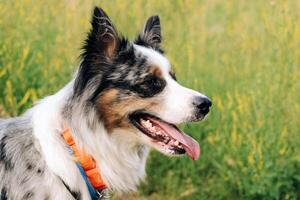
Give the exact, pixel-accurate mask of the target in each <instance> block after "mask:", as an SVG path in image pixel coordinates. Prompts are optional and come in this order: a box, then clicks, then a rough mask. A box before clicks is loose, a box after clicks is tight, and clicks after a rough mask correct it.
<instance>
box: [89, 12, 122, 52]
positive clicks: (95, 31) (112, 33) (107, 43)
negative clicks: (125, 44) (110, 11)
mask: <svg viewBox="0 0 300 200" xmlns="http://www.w3.org/2000/svg"><path fill="white" fill-rule="evenodd" d="M91 24H92V30H91V31H90V33H89V36H88V39H87V41H86V45H85V47H84V48H85V50H86V51H87V52H89V51H91V52H93V53H96V54H98V56H103V57H104V58H112V57H113V56H114V55H115V54H116V51H117V46H118V32H117V30H116V29H115V27H114V25H113V24H112V22H111V20H110V19H109V17H108V16H107V14H106V13H105V12H104V11H103V10H102V9H101V8H99V7H95V8H94V12H93V17H92V21H91Z"/></svg>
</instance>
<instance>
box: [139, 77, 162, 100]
mask: <svg viewBox="0 0 300 200" xmlns="http://www.w3.org/2000/svg"><path fill="white" fill-rule="evenodd" d="M165 85H166V83H165V81H164V80H163V79H160V78H159V77H156V76H152V75H151V76H148V77H146V78H145V80H144V82H142V83H141V84H138V85H136V86H135V87H134V89H135V91H136V92H137V93H139V95H140V96H142V97H152V96H154V95H155V94H157V93H159V92H161V91H162V90H163V88H164V87H165Z"/></svg>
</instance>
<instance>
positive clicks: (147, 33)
mask: <svg viewBox="0 0 300 200" xmlns="http://www.w3.org/2000/svg"><path fill="white" fill-rule="evenodd" d="M161 40H162V39H161V28H160V20H159V17H158V16H157V15H155V16H152V17H149V19H148V20H147V22H146V23H145V25H144V28H143V30H142V32H141V33H140V34H139V35H138V36H137V38H136V39H135V44H138V45H142V46H146V47H151V48H153V49H156V50H159V49H160V44H161Z"/></svg>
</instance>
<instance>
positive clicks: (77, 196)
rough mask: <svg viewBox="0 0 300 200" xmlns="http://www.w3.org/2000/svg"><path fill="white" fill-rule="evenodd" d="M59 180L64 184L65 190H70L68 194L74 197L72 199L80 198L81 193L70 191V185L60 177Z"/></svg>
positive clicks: (77, 199) (78, 199)
mask: <svg viewBox="0 0 300 200" xmlns="http://www.w3.org/2000/svg"><path fill="white" fill-rule="evenodd" d="M60 180H61V182H62V183H63V184H64V186H65V187H66V188H67V190H68V191H69V192H70V194H71V195H72V196H73V197H74V199H76V200H81V193H80V192H76V191H72V190H71V189H70V187H69V186H68V185H67V184H66V183H65V182H64V181H63V180H62V179H60Z"/></svg>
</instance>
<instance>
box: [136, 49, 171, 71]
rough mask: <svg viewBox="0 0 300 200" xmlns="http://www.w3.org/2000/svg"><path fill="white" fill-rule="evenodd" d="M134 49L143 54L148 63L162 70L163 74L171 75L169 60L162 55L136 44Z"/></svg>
mask: <svg viewBox="0 0 300 200" xmlns="http://www.w3.org/2000/svg"><path fill="white" fill-rule="evenodd" d="M134 48H135V50H136V51H137V52H138V53H141V54H142V55H143V56H145V57H146V58H147V62H148V63H149V64H151V65H154V66H157V67H159V68H160V69H161V71H162V73H163V74H169V72H170V70H171V65H170V62H169V60H168V59H167V58H166V57H165V56H163V55H162V54H161V53H159V52H157V51H155V50H153V49H151V48H147V47H143V46H140V45H136V44H134Z"/></svg>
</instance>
